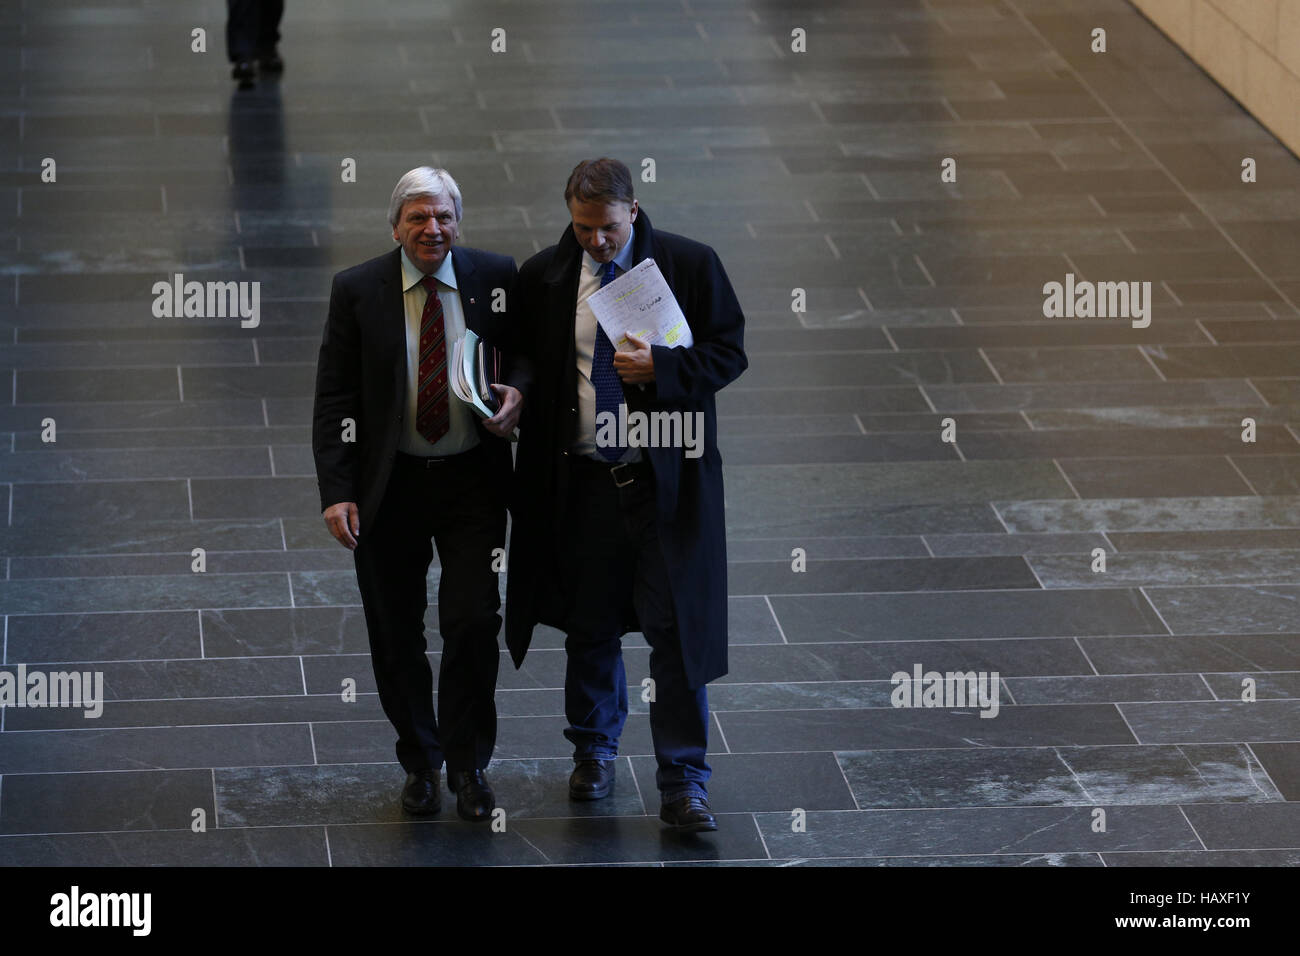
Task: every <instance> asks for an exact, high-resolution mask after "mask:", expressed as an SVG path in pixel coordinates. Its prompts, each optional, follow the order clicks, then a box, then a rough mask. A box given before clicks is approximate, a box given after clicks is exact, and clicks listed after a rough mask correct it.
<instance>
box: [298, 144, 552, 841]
mask: <svg viewBox="0 0 1300 956" xmlns="http://www.w3.org/2000/svg"><path fill="white" fill-rule="evenodd" d="M461 212H462V209H461V196H460V189H459V188H458V187H457V185H456V181H455V180H454V179H452V178H451V176H450V175H449V174H448V173H447V171H446V170H442V169H432V168H430V167H427V166H422V167H419V168H417V169H412V170H411V171H410V172H408V173H406V175H404V176H403V177H402V178H401V179H400V180H398V183H397V187H396V188H395V189H394V190H393V196H392V201H391V202H390V204H389V211H388V221H389V224H390V225H391V226H392V229H393V239H394V240H396V241H397V243H398V244H399V245H398V248H396V249H394V250H392V251H391V252H388V253H385V254H384V255H381V256H378V257H376V258H374V259H371V260H369V261H368V262H363V263H362V264H361V265H358V266H354V267H352V268H351V269H346V270H344V271H343V272H340V273H338V274H337V275H336V276H335V277H334V283H333V287H332V289H331V290H330V304H329V317H328V319H327V320H326V323H325V333H324V336H323V338H322V340H321V346H320V355H319V358H318V360H317V366H316V405H315V411H314V415H313V427H312V450H313V452H314V454H315V458H316V476H317V481H318V484H319V485H320V498H321V509H322V512H323V517H324V519H325V524H326V526H327V527H328V528H329V531H330V533H331V534H332V535H334V537H335V538H336V539H337V540H338V541H339V543H340V544H342V545H343V546H344V547H346V548H348V549H349V550H351V551H352V554H353V559H354V562H355V564H356V570H357V584H358V586H359V588H360V591H361V602H362V605H363V607H364V609H365V617H366V629H367V631H368V633H369V637H370V651H371V661H372V663H373V665H374V671H375V682H376V685H377V687H378V691H379V700H380V703H381V705H382V706H383V708H384V713H385V714H387V715H388V719H389V720H390V721H391V722H392V724H393V727H394V729H395V730H396V731H397V758H398V760H399V762H400V763H401V765H402V767H403V769H405V770H406V772H407V777H406V784H405V786H404V787H403V788H402V806H403V808H404V809H405V810H406V811H407V812H408V813H411V814H416V815H428V814H433V813H437V812H438V811H439V810H440V809H441V798H440V794H439V775H440V772H441V768H442V764H443V762H444V761H445V762H446V765H447V783H448V787H449V789H450V790H451V791H452V792H453V793H455V794H456V809H457V812H458V813H459V814H460V816H461V817H462V818H464V819H467V820H487V819H488V818H489V817H490V816H491V813H492V810H493V809H494V807H495V805H496V803H495V796H494V794H493V792H492V788H491V786H490V785H489V784H488V782H487V778H486V776H485V775H484V770H485V769H486V768H487V765H488V762H489V761H490V760H491V757H492V749H493V747H494V745H495V742H496V702H495V690H496V678H497V662H498V653H499V652H498V645H497V632H498V631H499V630H500V627H501V616H500V614H499V613H498V611H499V609H500V606H501V602H500V598H499V596H498V590H497V570H496V569H497V568H498V567H499V566H500V561H499V557H500V555H501V554H502V553H503V552H502V551H501V550H500V549H502V548H503V547H504V543H505V525H506V504H505V502H506V493H507V487H508V482H509V480H510V469H511V456H510V447H509V442H508V437H509V436H510V435H511V434H512V432H513V431H514V428H515V425H516V424H517V422H518V420H519V413H520V408H521V402H522V396H521V389H522V388H523V387H524V386H525V385H526V378H527V373H526V367H525V366H523V365H519V366H517V367H511V366H510V364H509V363H508V362H507V363H506V368H507V372H506V374H504V375H503V376H501V378H502V379H503V383H496V384H493V386H492V387H493V389H494V390H495V391H496V393H497V395H498V397H499V398H500V401H501V407H500V410H499V411H498V412H497V413H496V414H495V415H494V416H493V417H492V418H489V419H486V420H479V418H478V417H477V416H476V415H475V414H474V412H472V411H471V410H470V408H469V406H468V405H466V404H465V403H464V402H462V401H460V400H459V399H457V398H456V397H455V396H454V395H453V394H452V393H451V392H450V389H449V386H448V376H447V366H448V359H449V358H450V356H451V353H452V346H453V345H454V344H455V342H456V340H457V338H459V337H460V336H462V335H464V334H465V330H466V329H470V330H473V331H474V332H476V333H478V334H479V335H480V336H482V337H484V338H485V339H487V340H488V341H489V342H491V341H493V340H497V341H501V340H503V339H504V338H506V335H505V329H504V327H503V326H502V325H501V323H502V322H503V321H504V320H505V315H504V313H502V312H494V311H493V308H494V305H496V307H497V308H499V307H500V306H499V303H501V302H503V301H504V297H505V294H506V290H508V289H509V288H510V286H511V283H512V282H513V281H514V278H515V263H514V260H513V259H511V258H510V257H508V256H501V255H497V254H495V253H491V252H484V251H482V250H479V249H471V248H469V247H467V246H455V249H454V251H453V248H452V247H453V245H455V243H456V240H457V239H458V238H459V235H460V221H461ZM431 540H432V542H433V543H434V544H436V545H437V548H438V557H439V561H440V564H441V575H440V579H439V584H438V629H439V631H440V632H441V635H442V659H441V665H440V668H439V673H438V708H437V714H436V715H435V713H434V707H433V673H432V670H431V668H430V667H429V662H428V659H427V658H426V657H425V650H426V642H425V638H424V613H425V611H426V609H427V608H428V600H427V593H428V592H427V584H426V575H427V573H428V569H429V564H430V562H431V561H432V557H433V552H432V547H431V544H430V542H431Z"/></svg>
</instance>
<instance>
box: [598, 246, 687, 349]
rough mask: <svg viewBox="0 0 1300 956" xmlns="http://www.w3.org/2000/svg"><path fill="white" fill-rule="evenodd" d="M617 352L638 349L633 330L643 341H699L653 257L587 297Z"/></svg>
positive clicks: (673, 343) (674, 344)
mask: <svg viewBox="0 0 1300 956" xmlns="http://www.w3.org/2000/svg"><path fill="white" fill-rule="evenodd" d="M587 304H588V305H590V306H591V311H592V313H594V314H595V316H596V321H597V322H599V323H600V327H601V328H602V329H604V330H605V334H606V335H608V336H609V340H610V342H612V343H613V344H614V351H616V352H631V351H635V349H634V347H633V345H632V343H631V342H629V341H628V340H627V334H628V333H629V332H630V333H632V335H634V336H636V337H637V338H638V339H640V340H641V341H642V342H647V343H649V344H650V345H664V346H667V347H668V348H670V349H675V348H677V347H678V346H681V347H682V348H690V347H691V345H692V344H693V343H694V342H695V338H694V337H693V336H692V335H691V327H690V326H689V325H687V324H686V316H684V315H683V314H682V309H681V306H679V305H678V304H677V300H676V299H675V298H674V297H673V290H672V289H670V288H668V282H667V281H666V280H665V279H664V274H663V273H662V272H660V271H659V267H658V266H657V265H655V261H654V260H653V259H643V260H642V261H640V262H638V263H637V264H636V265H634V266H633V267H632V268H631V269H629V270H628V271H627V272H625V273H623V274H622V275H621V276H619V277H618V278H617V279H615V280H614V281H613V282H611V283H610V284H609V285H607V286H605V287H604V288H603V289H598V290H596V291H595V292H593V293H592V294H591V295H590V296H589V297H588V299H587Z"/></svg>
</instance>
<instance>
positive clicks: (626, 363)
mask: <svg viewBox="0 0 1300 956" xmlns="http://www.w3.org/2000/svg"><path fill="white" fill-rule="evenodd" d="M627 340H628V341H629V342H631V343H632V344H633V345H634V346H636V348H635V350H634V351H632V352H615V353H614V371H615V372H618V377H619V378H621V379H622V380H623V381H625V382H627V384H629V385H644V384H645V383H646V382H653V381H654V380H655V359H654V353H653V352H651V351H650V346H649V345H647V344H646V343H645V342H642V341H641V340H640V339H638V338H637V337H636V336H635V335H628V337H627Z"/></svg>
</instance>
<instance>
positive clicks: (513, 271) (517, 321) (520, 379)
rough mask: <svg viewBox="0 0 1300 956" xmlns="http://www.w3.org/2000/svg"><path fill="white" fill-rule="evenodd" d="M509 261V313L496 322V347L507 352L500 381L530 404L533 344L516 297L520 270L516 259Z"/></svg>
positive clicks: (506, 283)
mask: <svg viewBox="0 0 1300 956" xmlns="http://www.w3.org/2000/svg"><path fill="white" fill-rule="evenodd" d="M509 262H510V268H509V270H508V272H507V273H505V275H504V281H505V286H504V287H505V289H506V311H505V313H504V315H501V316H499V317H498V321H497V329H498V331H497V336H496V337H497V344H498V346H499V347H500V348H501V350H502V352H503V353H504V356H503V359H502V369H501V381H502V383H503V384H506V385H511V386H514V387H515V388H517V389H519V391H520V392H521V393H523V395H524V400H525V401H527V399H528V394H529V392H531V391H532V385H533V363H532V359H531V358H530V355H531V353H532V344H531V342H529V341H528V338H527V329H526V327H525V314H526V313H525V310H524V309H523V308H522V303H521V302H520V301H518V299H517V298H516V296H517V295H518V293H519V270H518V269H517V268H516V267H515V260H514V259H510V260H509Z"/></svg>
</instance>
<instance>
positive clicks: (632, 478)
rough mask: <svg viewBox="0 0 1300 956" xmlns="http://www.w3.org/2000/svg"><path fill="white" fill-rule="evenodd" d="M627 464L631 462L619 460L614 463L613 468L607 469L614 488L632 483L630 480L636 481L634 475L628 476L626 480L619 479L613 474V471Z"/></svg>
mask: <svg viewBox="0 0 1300 956" xmlns="http://www.w3.org/2000/svg"><path fill="white" fill-rule="evenodd" d="M629 465H631V462H627V461H620V462H619V463H618V464H617V465H615V466H614V467H613V468H611V469H610V470H609V476H610V477H611V478H613V479H614V487H615V488H626V487H627V486H628V485H630V484H632V482H634V481H636V476H635V475H630V476H628V479H627V481H619V480H618V475H617V474H615V472H617V471H618V470H619V469H620V468H627V467H628V466H629Z"/></svg>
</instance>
